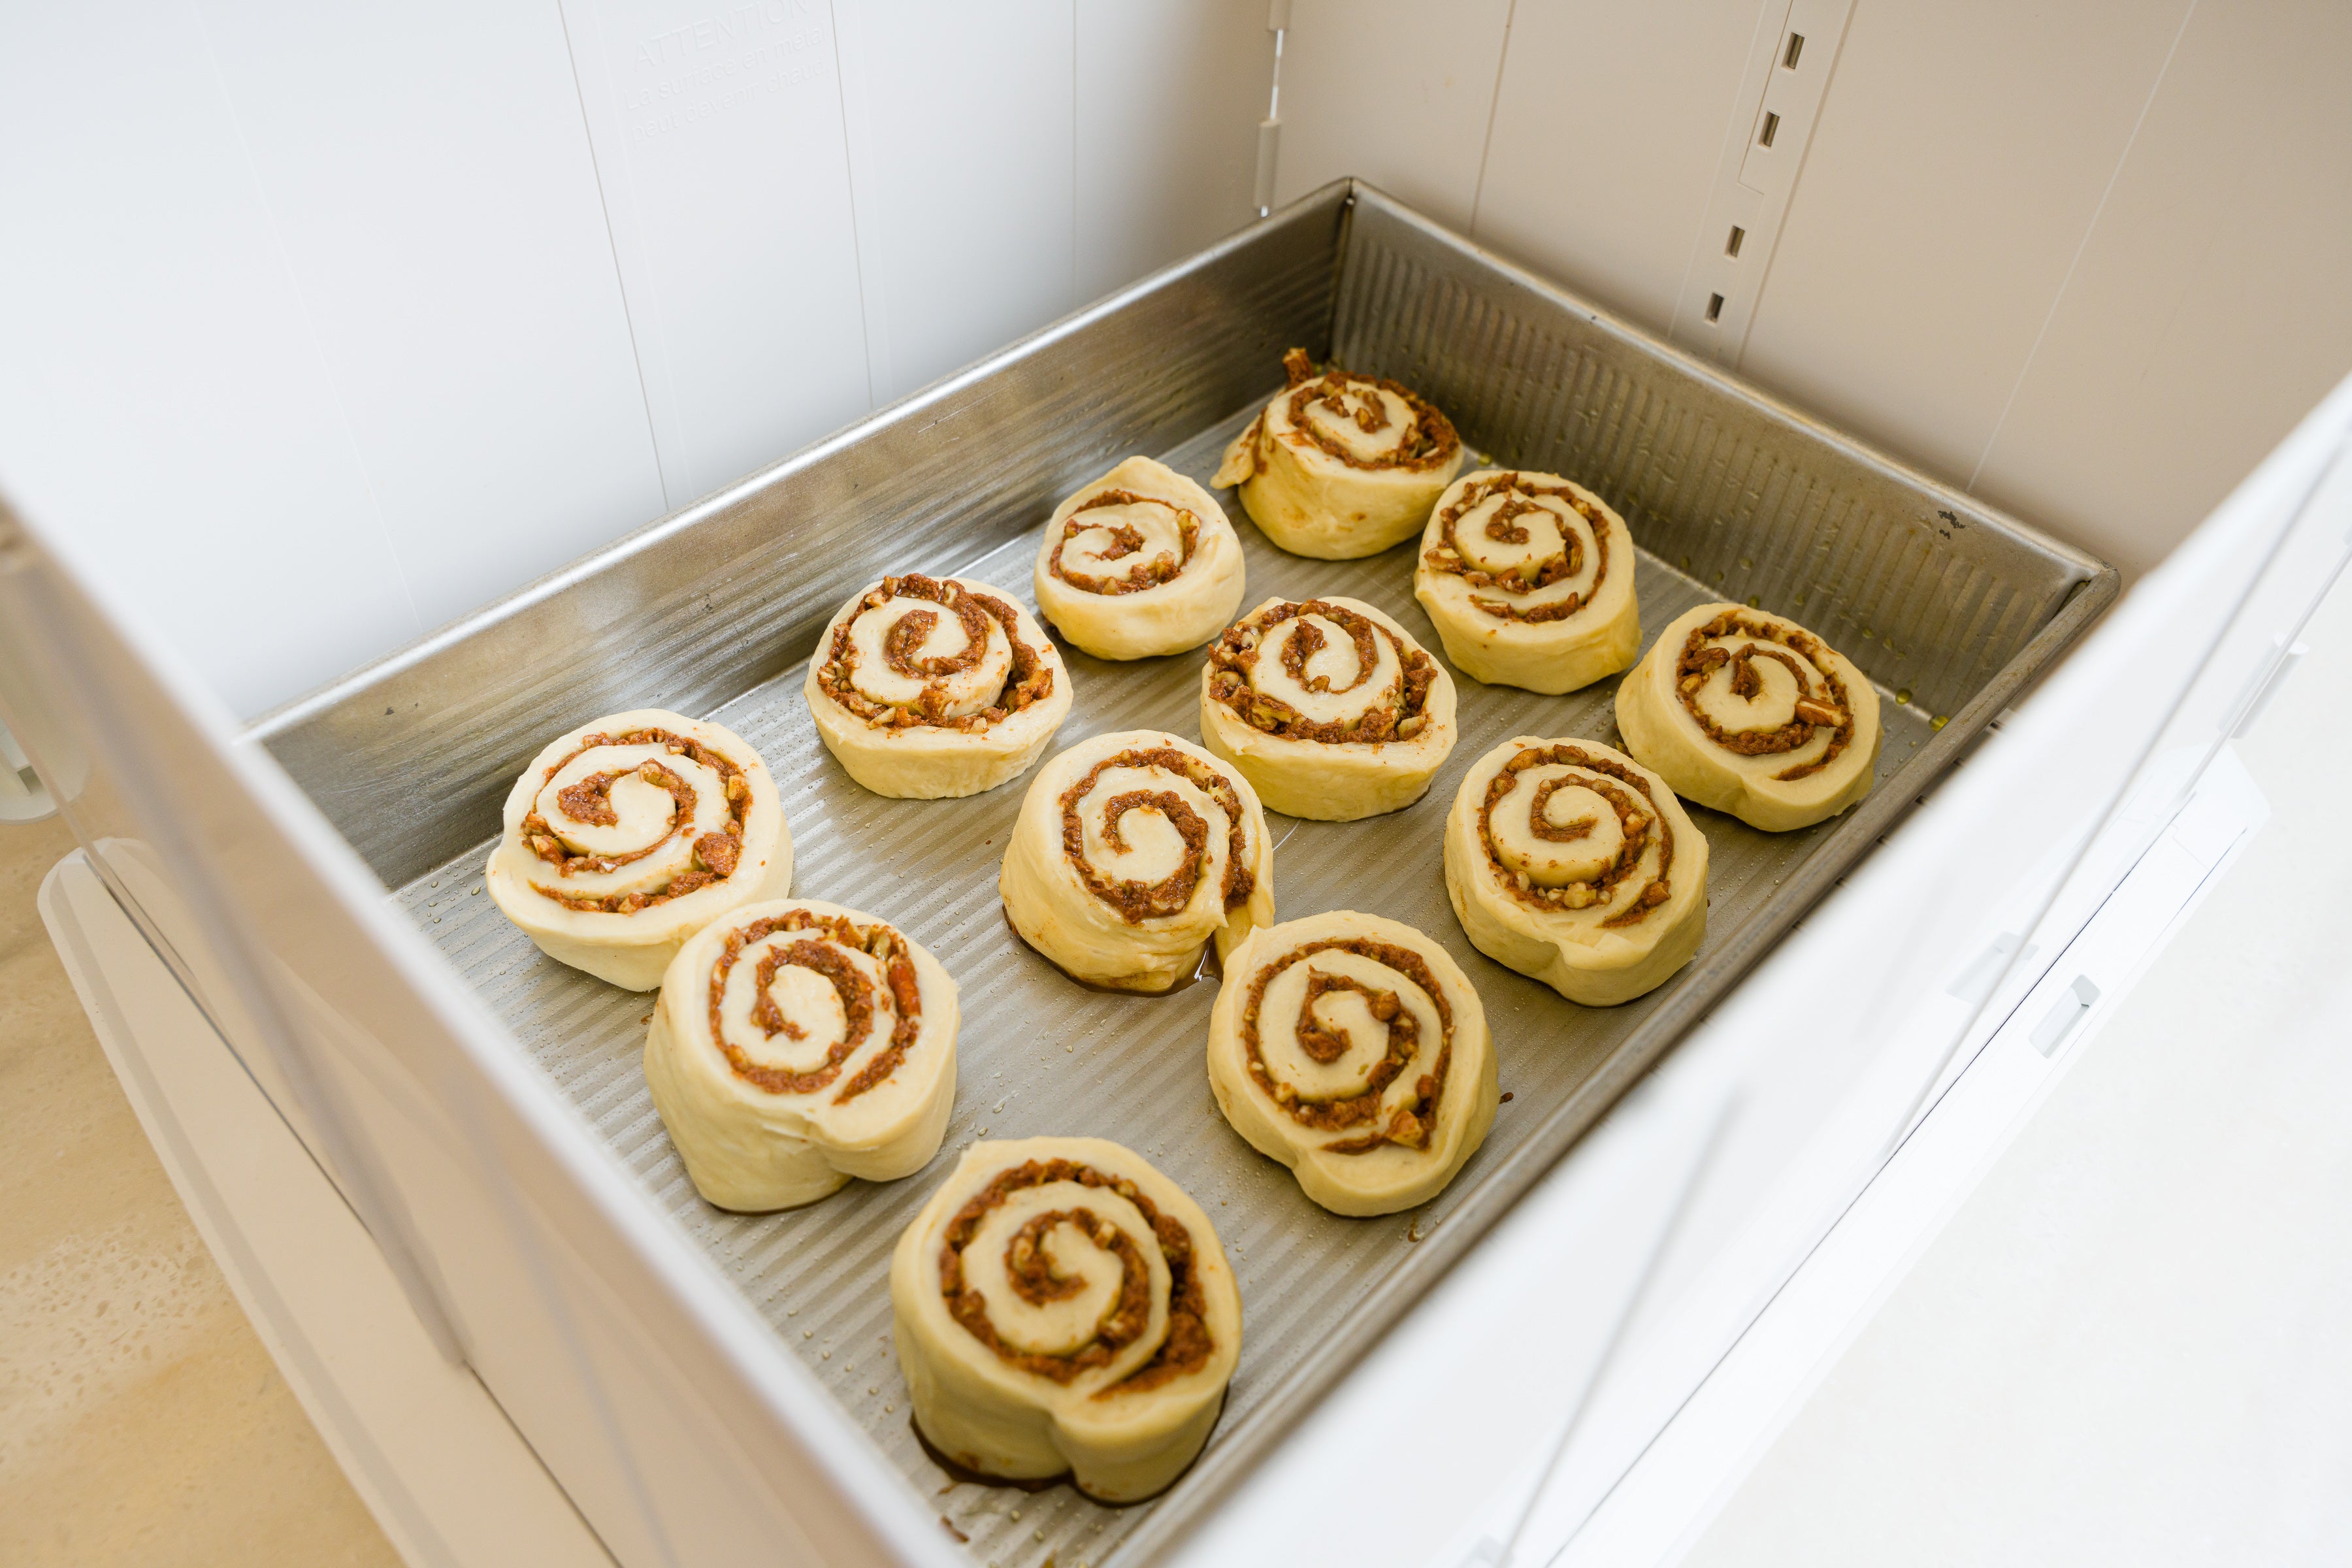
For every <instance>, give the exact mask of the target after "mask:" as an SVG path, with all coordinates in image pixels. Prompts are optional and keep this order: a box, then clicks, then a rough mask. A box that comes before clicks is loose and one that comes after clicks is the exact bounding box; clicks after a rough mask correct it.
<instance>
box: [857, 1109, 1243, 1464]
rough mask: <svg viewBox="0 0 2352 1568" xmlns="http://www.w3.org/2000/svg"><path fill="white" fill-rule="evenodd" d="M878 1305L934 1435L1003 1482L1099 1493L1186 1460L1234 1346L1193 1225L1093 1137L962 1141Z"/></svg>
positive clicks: (1175, 1197)
mask: <svg viewBox="0 0 2352 1568" xmlns="http://www.w3.org/2000/svg"><path fill="white" fill-rule="evenodd" d="M890 1298H891V1305H892V1308H893V1310H894V1317H895V1325H896V1329H897V1332H896V1334H895V1336H894V1338H895V1339H896V1341H897V1343H898V1361H899V1365H900V1367H901V1369H902V1370H903V1371H904V1372H905V1373H906V1374H907V1383H908V1390H909V1392H910V1393H911V1394H912V1395H913V1397H914V1404H915V1423H916V1426H917V1427H918V1428H919V1430H920V1432H921V1433H922V1435H923V1436H924V1437H925V1438H926V1439H927V1440H928V1441H929V1443H931V1444H932V1445H933V1446H934V1447H936V1448H938V1449H940V1450H941V1451H942V1452H944V1453H945V1454H946V1455H947V1456H948V1457H949V1458H951V1459H953V1460H954V1461H956V1462H957V1463H959V1464H961V1465H962V1466H964V1467H966V1468H969V1469H971V1470H974V1471H978V1472H980V1473H982V1475H986V1476H994V1477H999V1478H1003V1479H1008V1480H1030V1479H1045V1478H1047V1477H1052V1476H1056V1475H1060V1474H1063V1473H1065V1472H1070V1473H1072V1475H1073V1479H1074V1480H1075V1481H1076V1484H1077V1486H1078V1488H1079V1489H1081V1490H1083V1491H1085V1492H1087V1494H1088V1495H1090V1496H1093V1497H1096V1498H1098V1499H1101V1500H1105V1501H1112V1502H1129V1501H1134V1500H1139V1499H1140V1498H1144V1497H1149V1496H1150V1495H1151V1494H1152V1493H1154V1492H1157V1491H1160V1490H1161V1489H1164V1488H1165V1487H1166V1486H1167V1485H1168V1484H1169V1483H1170V1482H1171V1481H1172V1480H1174V1479H1176V1477H1177V1476H1178V1475H1179V1474H1181V1472H1182V1470H1183V1468H1184V1467H1185V1466H1187V1465H1189V1464H1190V1463H1191V1462H1192V1458H1193V1457H1194V1456H1195V1455H1197V1454H1198V1453H1199V1452H1200V1450H1201V1447H1202V1444H1204V1443H1205V1442H1206V1441H1207V1440H1208V1436H1209V1431H1210V1428H1211V1427H1212V1426H1214V1424H1215V1422H1216V1418H1217V1412H1218V1410H1219V1408H1220V1406H1221V1405H1222V1404H1223V1397H1224V1389H1225V1384H1226V1383H1227V1381H1228V1380H1229V1379H1230V1378H1231V1377H1232V1375H1233V1369H1234V1363H1235V1362H1236V1361H1237V1360H1238V1358H1239V1354H1240V1349H1241V1298H1240V1295H1239V1292H1238V1291H1237V1290H1236V1289H1234V1279H1233V1271H1232V1268H1230V1266H1229V1265H1228V1264H1227V1263H1226V1260H1225V1255H1224V1249H1223V1247H1222V1246H1220V1245H1219V1243H1218V1240H1217V1236H1216V1232H1215V1230H1214V1229H1213V1227H1212V1226H1210V1224H1209V1221H1208V1216H1207V1215H1204V1214H1202V1212H1201V1209H1200V1206H1199V1205H1197V1204H1195V1203H1193V1202H1192V1199H1191V1198H1190V1197H1188V1196H1187V1195H1186V1194H1184V1192H1183V1190H1182V1189H1181V1188H1180V1187H1178V1186H1177V1185H1176V1184H1174V1183H1172V1182H1171V1181H1169V1180H1168V1178H1167V1177H1165V1176H1163V1175H1161V1174H1160V1173H1159V1172H1157V1171H1155V1170H1153V1169H1152V1168H1151V1167H1150V1165H1149V1164H1147V1163H1145V1162H1144V1161H1143V1160H1142V1159H1140V1158H1139V1156H1137V1155H1136V1154H1135V1153H1134V1152H1132V1151H1131V1150H1128V1149H1123V1148H1121V1147H1119V1146H1118V1144H1116V1143H1110V1142H1105V1141H1104V1140H1101V1139H1097V1138H1032V1139H1026V1140H1023V1141H1020V1142H981V1143H977V1144H975V1145H973V1147H972V1148H971V1150H970V1151H969V1152H966V1153H965V1155H964V1156H963V1158H962V1160H961V1161H960V1162H959V1163H958V1164H957V1166H956V1169H955V1171H954V1173H952V1174H950V1176H949V1178H948V1180H947V1181H946V1182H945V1183H944V1184H942V1185H941V1186H940V1190H939V1191H938V1192H936V1193H934V1194H932V1196H931V1198H930V1200H929V1202H928V1203H927V1204H926V1205H924V1207H923V1210H922V1212H921V1213H920V1214H919V1215H917V1216H916V1217H915V1220H914V1222H913V1223H912V1224H910V1225H909V1226H908V1227H907V1229H906V1232H905V1233H904V1234H903V1235H902V1236H901V1237H899V1239H898V1249H897V1251H896V1252H895V1253H894V1254H893V1256H892V1259H891V1268H890Z"/></svg>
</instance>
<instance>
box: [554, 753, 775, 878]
mask: <svg viewBox="0 0 2352 1568" xmlns="http://www.w3.org/2000/svg"><path fill="white" fill-rule="evenodd" d="M600 746H663V747H666V748H667V749H668V752H669V754H670V755H671V756H674V757H678V756H684V757H691V758H693V759H694V760H695V761H696V762H698V763H701V764H702V765H703V766H704V767H706V768H709V770H710V771H711V772H713V773H717V774H719V777H721V778H723V779H725V780H726V781H727V783H726V789H727V814H728V821H727V826H726V827H725V828H724V829H723V830H722V831H720V832H717V833H706V834H704V835H702V836H701V837H698V838H697V839H696V840H695V841H694V859H693V861H690V862H688V866H687V868H686V869H685V870H683V871H680V872H679V873H678V874H677V876H675V877H672V878H671V879H669V880H668V881H667V883H665V884H664V885H663V886H662V887H661V888H660V889H659V890H657V891H655V892H651V893H610V894H606V895H604V896H603V897H601V898H599V897H595V896H593V895H589V894H584V893H583V894H572V893H567V892H564V891H563V890H562V889H558V888H544V887H541V886H540V885H539V884H538V883H537V882H533V883H531V884H530V885H531V887H532V888H533V889H537V891H538V892H539V893H540V894H541V897H544V898H550V899H553V900H555V901H556V902H557V903H559V904H562V906H563V907H564V908H565V909H567V910H578V911H580V912H581V913H583V914H608V915H628V914H635V913H636V911H637V910H643V909H650V908H652V907H653V906H654V905H656V904H666V903H667V902H669V900H672V899H677V898H683V897H685V896H686V895H687V894H688V893H691V892H693V891H694V890H695V889H698V888H707V887H709V885H710V884H711V883H713V882H716V881H719V880H721V879H725V878H728V877H731V876H733V875H734V874H735V868H736V867H737V866H738V865H739V864H740V863H741V860H742V855H743V820H744V818H745V817H746V816H748V815H749V814H750V812H751V784H750V783H749V781H747V780H746V779H745V778H744V776H743V770H742V769H741V768H740V767H738V766H736V765H735V764H734V763H731V762H730V761H728V760H727V759H726V758H725V757H722V756H720V755H719V753H718V752H714V751H712V750H711V749H710V748H709V747H708V746H706V745H704V744H703V743H702V742H699V741H694V740H689V739H688V738H687V737H686V736H683V735H675V734H672V733H671V732H670V731H667V730H631V731H627V732H626V733H625V734H620V735H605V734H601V733H600V734H594V735H583V737H581V741H580V744H579V745H578V746H577V747H576V748H574V749H573V750H572V752H569V753H567V754H566V755H564V756H562V757H561V758H559V759H557V761H556V762H555V763H553V765H551V767H549V768H548V770H547V772H546V773H543V774H542V775H541V778H540V784H541V788H544V787H546V784H547V783H548V781H549V780H551V779H553V778H554V777H555V775H556V774H557V773H562V771H563V770H564V769H565V768H567V767H569V766H571V764H572V763H574V762H576V761H578V760H579V759H580V758H581V757H583V756H584V755H586V754H587V753H588V752H593V751H594V750H596V749H597V748H598V747H600ZM632 773H635V775H636V776H637V777H639V778H642V779H644V780H645V781H646V783H647V784H653V785H655V786H656V787H657V788H660V789H664V790H667V791H668V792H669V797H670V801H671V807H670V825H669V828H668V830H667V832H665V833H663V834H662V835H661V837H658V838H656V839H655V840H654V841H653V842H652V843H650V844H646V845H644V846H642V847H639V848H635V849H632V850H629V851H627V852H626V853H625V854H620V855H586V854H574V853H573V852H572V850H570V849H568V848H566V847H564V843H563V840H562V838H561V837H558V836H557V834H556V831H555V828H554V826H552V825H551V824H550V823H549V822H548V820H547V818H546V817H544V816H541V815H540V814H539V813H538V812H536V811H533V812H531V813H530V814H529V815H528V816H525V817H524V818H523V819H522V843H523V847H524V848H526V849H529V850H530V852H531V853H532V854H533V855H535V856H537V857H538V858H540V859H541V860H543V861H545V862H547V864H549V865H551V866H552V867H554V868H555V874H556V875H557V876H559V877H572V876H577V875H579V874H580V873H582V872H590V871H615V870H618V869H619V868H622V867H624V866H626V865H630V864H633V863H634V862H635V861H638V860H642V859H644V858H646V856H648V855H651V854H652V853H653V852H654V851H656V849H659V848H660V847H662V846H663V845H665V844H667V843H668V842H669V841H670V840H671V839H673V838H675V837H678V836H679V835H681V834H683V833H685V832H687V831H688V830H689V829H690V828H691V827H692V826H694V808H695V805H696V802H697V800H698V796H697V795H696V793H695V789H694V786H693V785H691V784H688V783H687V782H686V781H685V780H684V779H683V778H680V777H679V776H678V775H677V773H675V772H674V771H672V770H671V769H669V768H667V767H664V766H663V765H662V764H661V763H658V762H656V761H655V760H654V759H653V758H651V757H648V758H646V760H645V761H644V762H642V763H638V764H637V765H636V766H635V767H634V768H616V769H614V770H613V771H611V772H609V773H591V774H590V775H588V776H587V777H586V778H584V779H582V780H580V781H579V782H578V783H577V784H567V785H566V786H564V787H563V788H562V789H561V790H558V791H557V792H556V795H555V798H556V801H557V803H558V804H559V805H561V806H562V808H563V815H564V816H565V817H566V818H567V819H568V820H570V821H572V822H577V823H582V824H586V825H589V826H602V827H610V826H613V825H614V823H616V822H618V821H619V820H620V817H619V816H618V815H617V814H616V813H615V812H614V809H613V798H612V796H613V785H614V784H617V783H618V782H619V781H621V780H622V779H625V778H627V777H628V776H629V775H630V774H632ZM696 862H698V864H697V863H696Z"/></svg>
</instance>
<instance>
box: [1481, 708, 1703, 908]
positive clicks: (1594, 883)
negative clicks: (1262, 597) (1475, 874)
mask: <svg viewBox="0 0 2352 1568" xmlns="http://www.w3.org/2000/svg"><path fill="white" fill-rule="evenodd" d="M1545 766H1554V767H1570V768H1580V769H1582V770H1584V772H1585V773H1586V774H1587V775H1589V776H1586V777H1582V778H1549V779H1545V780H1543V781H1542V782H1541V783H1539V784H1537V785H1536V791H1535V799H1534V800H1533V801H1532V802H1531V803H1530V804H1529V805H1528V827H1529V828H1530V829H1531V830H1532V831H1533V832H1534V834H1535V836H1536V837H1538V838H1541V839H1546V840H1548V841H1549V842H1551V843H1555V844H1566V843H1572V842H1574V841H1575V840H1577V839H1579V838H1582V837H1586V836H1587V835H1589V834H1590V833H1591V831H1592V830H1593V829H1594V828H1595V827H1597V826H1600V823H1599V821H1598V819H1596V818H1593V817H1590V816H1580V817H1577V818H1575V819H1574V820H1573V821H1570V822H1566V823H1555V822H1552V821H1550V820H1549V818H1547V817H1546V816H1545V815H1544V811H1545V807H1547V806H1548V805H1549V804H1550V803H1551V797H1552V795H1554V794H1555V793H1556V792H1557V791H1559V790H1561V789H1565V788H1567V787H1568V786H1570V785H1571V784H1574V785H1578V786H1580V787H1582V788H1584V789H1589V790H1591V792H1592V793H1593V794H1595V795H1599V796H1600V797H1601V799H1603V800H1605V801H1607V802H1608V803H1609V805H1610V806H1611V808H1612V810H1614V811H1615V812H1616V814H1617V826H1618V828H1619V830H1620V831H1621V832H1622V834H1623V838H1622V842H1621V843H1620V844H1619V846H1618V848H1617V855H1616V858H1614V859H1612V861H1610V863H1609V865H1608V867H1607V868H1605V869H1604V870H1602V871H1601V875H1599V876H1598V877H1595V878H1592V879H1590V880H1588V881H1577V882H1566V883H1562V884H1561V885H1560V886H1559V887H1557V888H1553V887H1547V886H1545V885H1544V884H1543V883H1541V882H1538V881H1537V880H1535V879H1533V878H1531V877H1529V876H1528V874H1527V873H1526V872H1524V871H1514V870H1512V869H1511V868H1509V867H1508V866H1507V865H1505V864H1504V863H1503V857H1502V852H1501V851H1500V850H1499V849H1498V848H1496V844H1495V807H1496V805H1499V804H1500V803H1501V802H1502V800H1503V798H1504V797H1505V796H1506V795H1509V794H1510V793H1511V792H1512V791H1513V790H1515V789H1517V788H1518V787H1519V775H1520V774H1521V773H1526V772H1527V771H1528V769H1530V768H1539V767H1545ZM1604 775H1605V776H1604ZM1612 780H1614V781H1615V782H1614V783H1612V782H1611V781H1612ZM1637 795H1638V796H1639V797H1640V798H1639V799H1636V798H1635V796H1637ZM1478 841H1479V843H1480V845H1482V846H1483V847H1485V849H1486V863H1487V864H1488V865H1489V866H1491V867H1492V868H1494V871H1495V875H1496V879H1499V880H1500V881H1501V883H1502V884H1503V886H1504V888H1505V889H1507V890H1508V891H1509V892H1510V894H1511V896H1512V897H1513V898H1515V899H1517V900H1519V901H1520V902H1521V903H1523V904H1531V905H1533V906H1534V907H1535V908H1537V909H1538V910H1544V911H1546V912H1547V913H1555V912H1557V911H1559V910H1588V909H1591V908H1592V907H1593V906H1594V905H1595V904H1607V903H1610V902H1612V901H1613V900H1615V898H1616V896H1617V889H1618V888H1619V887H1620V886H1621V885H1622V884H1623V883H1624V882H1625V880H1626V879H1628V878H1630V877H1632V876H1633V874H1634V873H1635V872H1636V871H1638V870H1640V869H1641V867H1642V859H1643V856H1644V855H1645V854H1646V853H1647V852H1648V850H1649V847H1650V845H1651V844H1652V842H1653V841H1654V842H1655V843H1656V845H1657V847H1658V869H1657V874H1656V875H1655V876H1654V877H1652V878H1651V879H1649V881H1647V882H1646V883H1644V884H1643V887H1642V890H1641V891H1640V892H1638V893H1636V894H1634V895H1633V899H1632V900H1631V901H1630V902H1629V903H1627V904H1626V906H1625V907H1624V908H1623V909H1622V910H1618V911H1617V912H1616V913H1615V914H1613V915H1611V916H1610V917H1609V918H1608V919H1607V920H1604V921H1601V925H1602V926H1603V927H1613V926H1629V925H1638V924H1640V923H1641V922H1642V921H1644V920H1647V919H1648V918H1649V915H1650V911H1651V910H1654V909H1656V908H1657V907H1658V906H1659V905H1660V904H1663V903H1664V902H1665V901H1666V900H1667V899H1669V898H1671V897H1672V896H1673V893H1674V884H1673V883H1672V882H1671V881H1670V880H1669V874H1670V873H1671V872H1672V871H1673V869H1674V865H1675V836H1674V832H1673V830H1672V829H1671V828H1669V827H1668V826H1666V819H1665V815H1664V813H1663V812H1661V811H1660V810H1659V809H1658V801H1657V796H1655V795H1653V794H1651V793H1650V781H1649V780H1647V779H1645V778H1643V776H1642V775H1641V774H1640V773H1635V772H1634V771H1633V769H1632V768H1629V767H1627V766H1626V765H1625V764H1624V763H1616V762H1612V761H1610V760H1609V759H1608V758H1606V757H1596V756H1594V755H1593V754H1592V753H1591V752H1587V751H1585V750H1584V749H1583V748H1582V747H1580V746H1571V745H1552V746H1543V747H1538V748H1533V749H1530V750H1528V751H1524V752H1518V753H1517V754H1516V755H1514V756H1513V757H1512V758H1511V760H1510V761H1509V762H1507V763H1504V764H1503V767H1502V770H1501V771H1500V772H1499V773H1496V775H1495V776H1494V777H1493V778H1491V779H1489V780H1487V781H1486V799H1485V800H1484V801H1483V802H1481V803H1480V805H1479V807H1478Z"/></svg>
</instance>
